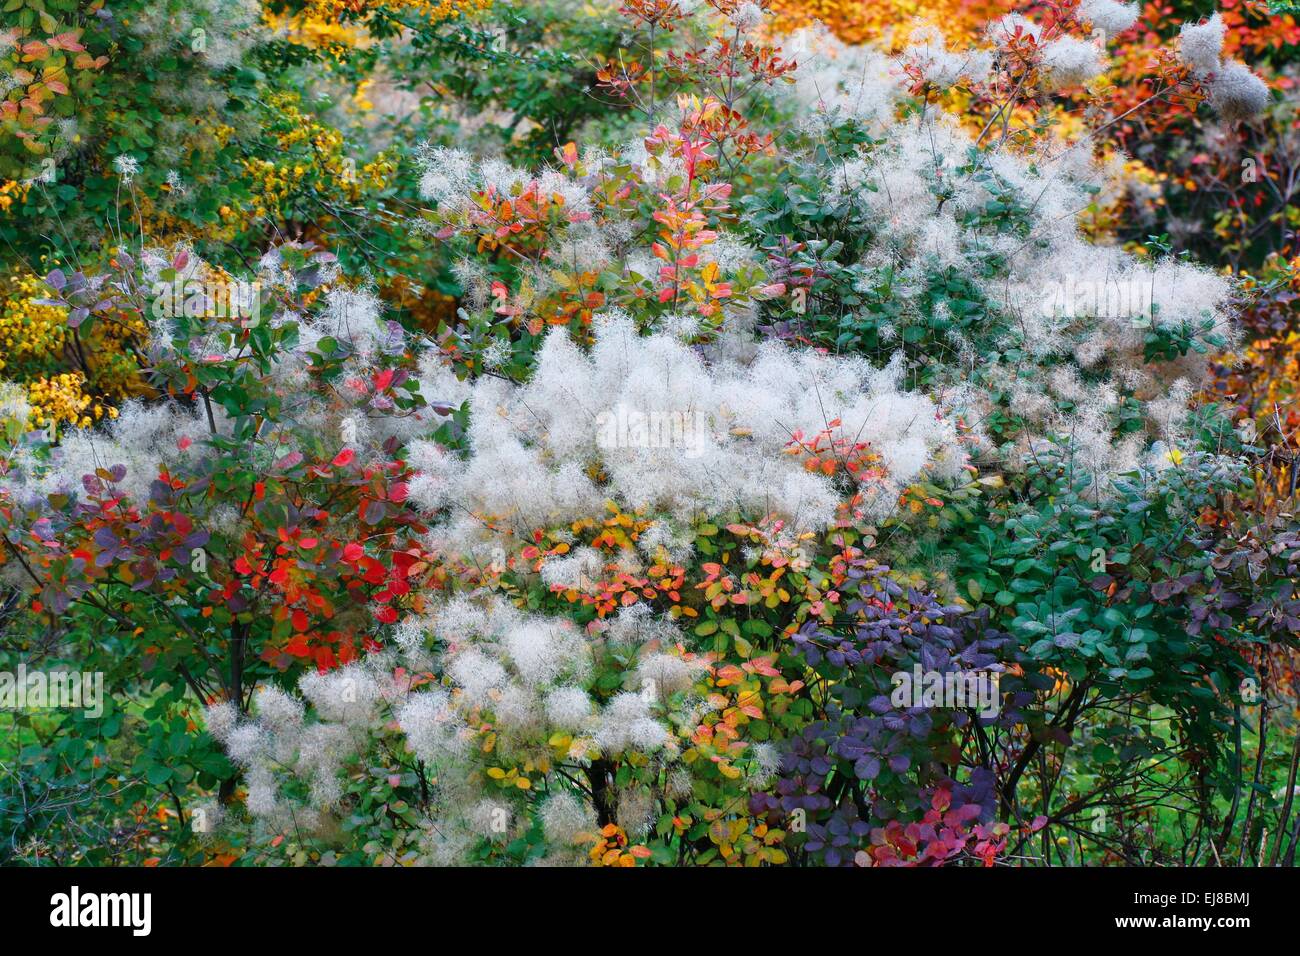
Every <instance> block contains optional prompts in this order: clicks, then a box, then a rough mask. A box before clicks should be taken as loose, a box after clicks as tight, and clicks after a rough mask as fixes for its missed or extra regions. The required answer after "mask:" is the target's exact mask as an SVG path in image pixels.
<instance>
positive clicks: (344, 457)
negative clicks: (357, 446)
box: [334, 448, 357, 468]
mask: <svg viewBox="0 0 1300 956" xmlns="http://www.w3.org/2000/svg"><path fill="white" fill-rule="evenodd" d="M356 457H357V453H356V452H354V451H353V450H352V449H351V448H344V449H343V450H342V451H341V452H339V453H338V454H337V455H335V456H334V466H335V467H336V468H344V467H346V466H347V465H350V464H352V459H354V458H356Z"/></svg>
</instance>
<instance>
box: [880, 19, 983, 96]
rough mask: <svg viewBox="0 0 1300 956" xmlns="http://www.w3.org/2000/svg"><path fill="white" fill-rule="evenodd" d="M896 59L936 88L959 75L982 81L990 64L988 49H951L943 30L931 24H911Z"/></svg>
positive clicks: (944, 86) (958, 78)
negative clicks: (906, 44)
mask: <svg viewBox="0 0 1300 956" xmlns="http://www.w3.org/2000/svg"><path fill="white" fill-rule="evenodd" d="M900 59H901V60H902V62H903V63H904V64H907V65H909V66H911V67H913V68H915V69H916V70H917V71H918V72H919V73H920V74H921V76H923V77H925V79H926V80H927V81H928V82H929V83H932V84H934V85H935V86H936V87H939V88H940V89H948V88H949V87H952V86H956V85H957V84H958V83H959V82H961V81H962V80H963V79H967V80H972V81H975V82H982V81H983V80H985V79H987V78H988V75H989V71H990V70H991V69H992V68H993V53H992V52H991V51H989V50H965V51H962V52H955V51H953V50H951V49H949V47H948V43H947V41H946V40H945V39H944V36H943V34H942V33H941V32H940V31H939V29H938V28H937V27H935V26H933V25H932V24H921V25H919V26H916V27H914V28H913V30H912V32H911V34H910V35H909V37H908V46H907V49H905V50H904V51H903V53H902V56H901V58H900Z"/></svg>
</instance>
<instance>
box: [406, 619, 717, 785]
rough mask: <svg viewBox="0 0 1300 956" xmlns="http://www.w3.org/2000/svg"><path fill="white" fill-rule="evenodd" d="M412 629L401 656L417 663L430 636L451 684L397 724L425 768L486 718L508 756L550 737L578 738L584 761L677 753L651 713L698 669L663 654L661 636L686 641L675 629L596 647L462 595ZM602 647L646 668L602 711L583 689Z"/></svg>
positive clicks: (573, 633)
mask: <svg viewBox="0 0 1300 956" xmlns="http://www.w3.org/2000/svg"><path fill="white" fill-rule="evenodd" d="M412 624H413V626H412V627H410V628H409V629H408V631H409V633H410V635H411V637H410V639H408V641H407V642H406V644H405V647H404V650H406V651H407V652H408V653H411V654H413V655H416V656H417V657H418V655H419V654H420V653H421V652H422V648H423V645H424V643H425V642H426V641H428V639H429V638H430V637H431V638H432V641H433V644H434V645H435V647H436V649H437V650H436V654H437V657H438V660H437V663H438V666H439V667H440V669H441V671H442V672H443V673H444V674H446V677H447V689H446V690H441V689H440V690H435V691H431V692H421V693H417V694H413V695H412V696H411V697H410V699H409V700H408V701H407V703H406V704H405V706H404V708H403V710H402V713H401V715H400V717H399V720H400V722H401V724H402V729H403V730H404V731H405V732H406V734H407V737H408V740H409V742H410V743H411V747H412V749H413V750H415V751H416V752H417V753H418V754H420V756H421V757H422V758H423V759H425V760H429V761H433V760H437V759H440V758H447V757H452V756H455V755H457V754H458V753H460V747H461V745H462V743H463V735H462V734H461V733H460V732H459V729H460V728H463V727H465V726H472V725H475V724H476V723H478V722H481V720H482V718H483V717H485V716H490V717H491V718H492V722H493V726H494V728H495V730H496V732H497V734H498V737H499V743H498V748H500V749H502V750H505V751H507V752H509V751H510V750H512V749H513V748H519V749H527V748H528V747H529V746H530V745H531V744H532V742H534V741H537V740H546V739H548V738H549V737H550V736H551V735H552V734H554V733H567V734H571V735H573V737H574V742H573V744H572V748H571V749H572V753H573V754H574V756H575V757H578V758H582V757H585V756H588V755H589V754H590V753H591V752H592V751H593V750H599V751H600V752H601V753H603V754H605V755H608V756H613V755H616V754H618V753H621V752H622V751H623V750H626V749H628V748H632V747H634V748H636V749H638V750H641V751H644V752H650V751H656V750H662V749H664V748H669V749H671V748H673V747H674V746H675V745H674V743H673V739H672V736H671V734H670V733H669V731H668V729H667V727H666V726H665V725H664V724H663V723H661V722H660V720H659V719H657V718H656V716H655V714H654V713H653V712H652V709H653V708H654V707H656V706H659V705H662V704H665V703H666V702H667V700H668V698H669V697H670V696H671V695H673V694H675V693H677V692H679V691H683V690H686V689H687V688H688V687H689V686H690V684H691V682H692V681H693V679H694V676H695V674H696V673H697V671H698V665H695V664H693V663H688V662H686V661H684V660H682V659H681V658H679V657H676V656H674V655H671V654H668V653H666V652H664V651H662V650H660V647H661V641H662V640H663V639H664V638H668V639H669V640H671V639H674V638H675V639H676V640H677V641H680V640H683V637H682V635H681V634H680V632H677V631H676V630H675V629H673V628H672V627H671V625H667V624H661V626H660V628H659V629H658V630H657V635H658V637H659V638H660V641H653V642H649V643H645V644H642V643H641V642H640V641H637V640H635V639H631V640H624V641H620V639H619V638H620V636H623V637H627V636H629V635H628V634H627V632H619V631H616V630H614V629H613V628H610V629H609V630H607V631H606V632H605V634H604V635H603V638H602V640H600V641H597V642H593V640H592V637H591V636H590V635H588V633H587V632H585V631H584V630H583V629H581V628H579V627H578V626H577V625H575V624H573V622H571V621H569V620H568V619H567V618H553V617H543V616H540V615H535V614H527V613H525V612H523V611H520V610H519V609H517V608H515V607H513V606H512V605H510V604H509V603H507V602H505V601H504V600H502V599H501V598H499V597H491V598H471V597H466V596H461V597H457V598H454V599H452V600H451V601H449V602H447V603H445V604H443V605H441V606H439V607H437V608H435V609H434V610H432V611H431V612H429V613H428V614H426V615H425V616H423V617H420V618H416V619H414V621H413V622H412ZM638 636H640V635H638ZM606 645H613V646H626V647H627V651H626V653H629V654H632V655H633V656H635V655H636V654H640V655H641V665H640V667H639V669H638V670H637V671H636V672H634V675H635V676H634V678H629V679H632V680H633V686H634V688H635V689H634V690H631V691H628V692H625V693H622V694H618V695H616V696H615V697H614V698H613V699H612V700H610V701H609V702H608V703H607V704H605V705H604V706H603V707H601V706H598V705H597V703H596V702H595V701H594V700H593V699H592V697H591V694H590V693H589V691H588V689H587V683H588V678H589V675H590V673H591V670H592V664H593V654H594V653H597V652H599V648H600V647H603V646H606ZM651 681H654V683H653V684H651V683H650V682H651Z"/></svg>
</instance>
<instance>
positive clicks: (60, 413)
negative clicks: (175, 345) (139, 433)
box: [0, 272, 145, 428]
mask: <svg viewBox="0 0 1300 956" xmlns="http://www.w3.org/2000/svg"><path fill="white" fill-rule="evenodd" d="M47 291H48V290H46V289H45V284H44V282H43V281H42V280H41V279H40V278H39V277H38V276H36V275H33V274H31V273H27V272H20V273H9V274H0V378H3V379H6V380H9V381H11V382H13V383H15V384H16V386H17V387H20V388H24V389H25V390H26V400H27V404H28V406H29V410H28V413H27V424H28V427H29V428H48V427H50V425H51V424H54V425H56V426H57V425H60V424H62V425H70V426H73V427H85V426H87V425H90V424H93V423H94V422H96V421H99V420H100V419H102V418H103V417H104V416H105V415H108V416H109V417H115V416H116V414H117V412H116V409H114V408H113V405H112V403H113V402H118V401H121V400H122V399H124V398H126V397H128V396H129V395H132V394H135V393H137V392H138V391H139V390H140V383H139V380H138V378H137V367H136V363H135V359H134V358H133V357H132V355H131V351H130V343H131V341H132V340H134V339H139V338H141V337H143V335H144V334H145V328H144V325H143V323H142V322H141V321H140V320H139V319H138V318H128V317H125V316H123V317H119V320H117V321H111V322H107V321H106V322H103V323H97V324H96V325H95V328H94V329H93V331H92V332H91V333H90V334H89V335H88V336H87V338H86V339H85V340H83V341H82V342H80V343H75V342H73V340H72V336H71V335H70V334H69V331H68V326H67V314H66V313H67V310H66V309H65V308H64V307H62V306H57V305H48V304H45V301H44V296H45V295H46V294H47ZM74 363H80V364H84V365H85V366H86V367H88V368H89V370H90V376H89V377H88V376H87V373H86V372H85V371H83V370H82V369H80V368H76V369H72V370H68V366H69V365H70V364H74Z"/></svg>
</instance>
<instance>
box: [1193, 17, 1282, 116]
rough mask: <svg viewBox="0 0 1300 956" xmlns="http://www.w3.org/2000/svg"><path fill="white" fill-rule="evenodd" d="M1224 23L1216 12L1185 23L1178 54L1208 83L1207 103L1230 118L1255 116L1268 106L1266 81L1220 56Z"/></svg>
mask: <svg viewBox="0 0 1300 956" xmlns="http://www.w3.org/2000/svg"><path fill="white" fill-rule="evenodd" d="M1226 29H1227V27H1226V24H1224V22H1223V17H1222V16H1221V15H1220V14H1219V13H1217V12H1216V13H1215V14H1214V15H1213V16H1211V17H1210V18H1209V19H1207V20H1203V21H1199V22H1196V23H1190V22H1189V23H1184V24H1183V26H1182V29H1181V30H1180V31H1179V33H1178V55H1179V57H1180V58H1181V59H1182V61H1183V63H1184V64H1185V65H1186V66H1187V68H1188V69H1189V70H1191V71H1192V73H1193V74H1194V75H1195V76H1196V77H1197V78H1199V79H1201V80H1203V81H1205V82H1206V83H1207V86H1208V100H1209V104H1210V107H1211V108H1212V109H1213V110H1214V111H1215V112H1216V113H1218V114H1219V115H1220V116H1221V117H1223V118H1224V119H1225V120H1227V121H1229V122H1234V121H1236V120H1246V119H1250V118H1251V117H1253V116H1257V115H1258V114H1259V113H1261V112H1263V110H1264V108H1265V107H1267V106H1268V101H1269V91H1268V84H1266V83H1265V82H1264V81H1263V80H1262V79H1260V78H1259V77H1258V76H1257V75H1256V74H1255V73H1253V72H1251V70H1250V68H1249V67H1247V66H1246V65H1245V64H1243V63H1241V62H1239V61H1237V60H1223V59H1222V56H1223V40H1224V35H1225V32H1226Z"/></svg>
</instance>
